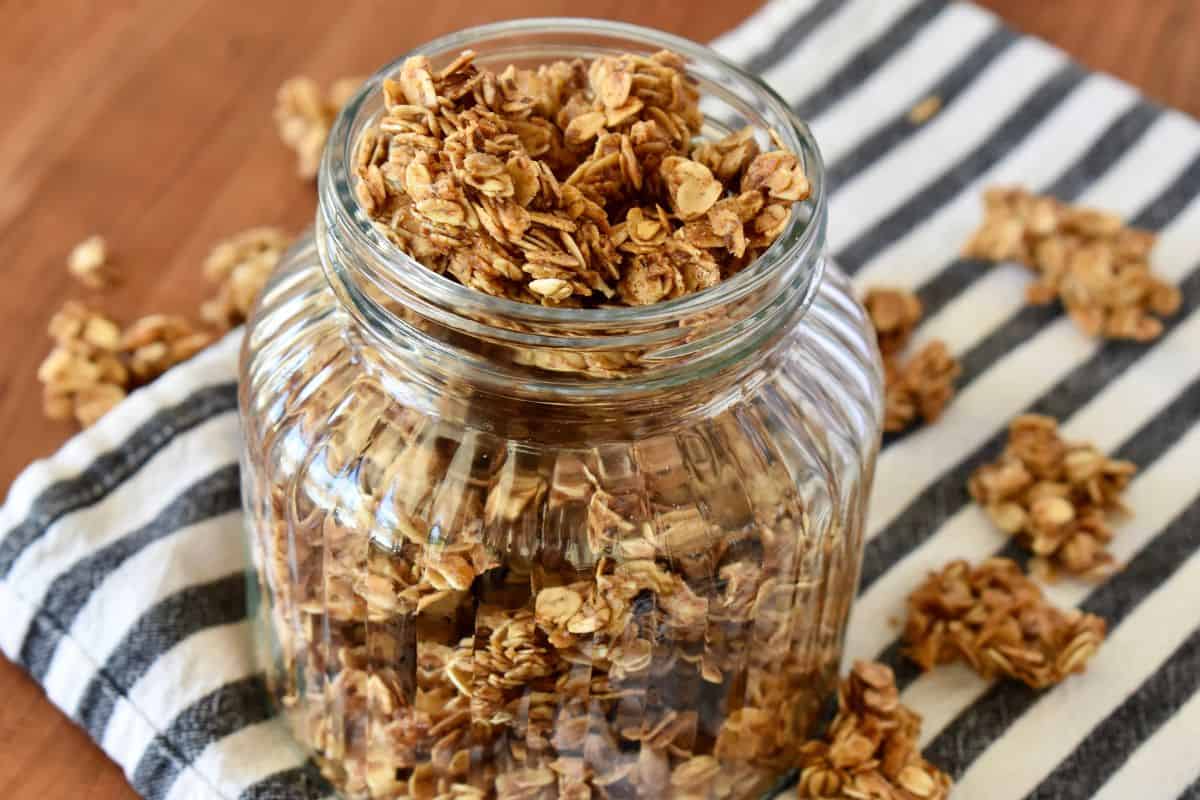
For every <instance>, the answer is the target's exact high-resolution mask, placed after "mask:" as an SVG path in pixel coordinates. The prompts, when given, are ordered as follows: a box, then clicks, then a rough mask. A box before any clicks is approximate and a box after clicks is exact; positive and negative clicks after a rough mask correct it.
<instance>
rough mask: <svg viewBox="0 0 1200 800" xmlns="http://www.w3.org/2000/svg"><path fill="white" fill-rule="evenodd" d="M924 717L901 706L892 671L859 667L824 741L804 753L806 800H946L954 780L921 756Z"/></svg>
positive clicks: (842, 692) (801, 786)
mask: <svg viewBox="0 0 1200 800" xmlns="http://www.w3.org/2000/svg"><path fill="white" fill-rule="evenodd" d="M920 735H921V717H920V715H919V714H917V713H916V712H914V711H912V710H911V709H909V708H908V707H907V706H905V705H903V704H902V703H901V702H900V693H899V691H898V690H897V688H896V676H895V675H894V674H893V673H892V670H891V668H890V667H888V666H886V665H884V664H879V663H875V662H870V661H856V662H855V663H854V668H853V669H852V670H851V672H850V674H849V675H848V676H847V677H846V678H845V679H844V680H842V683H841V686H840V687H839V690H838V711H837V715H836V716H835V717H834V719H833V722H831V723H830V725H829V728H828V730H827V731H826V733H825V736H824V737H823V738H822V739H819V740H814V741H811V742H808V743H806V744H805V745H804V747H803V748H802V753H801V759H800V779H799V783H798V784H797V787H796V794H797V796H798V797H799V798H801V800H862V799H863V798H881V799H882V798H887V800H945V798H947V797H949V795H950V787H951V780H950V776H948V775H947V774H946V773H944V772H942V771H941V770H939V769H938V768H937V767H935V766H934V765H933V764H930V763H929V762H928V761H926V760H925V759H924V758H923V757H922V756H921V751H920V750H919V749H918V747H917V740H918V738H919V737H920Z"/></svg>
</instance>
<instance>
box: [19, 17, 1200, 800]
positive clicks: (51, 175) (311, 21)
mask: <svg viewBox="0 0 1200 800" xmlns="http://www.w3.org/2000/svg"><path fill="white" fill-rule="evenodd" d="M880 2H889V0H880ZM757 5H758V0H691V2H686V3H684V2H665V0H664V1H662V2H653V0H593V2H592V3H590V4H586V5H583V4H580V3H579V2H578V0H576V2H569V1H568V0H502V1H501V0H488V2H473V1H472V0H434V1H433V2H414V1H406V0H393V1H392V2H390V3H373V2H367V0H337V1H336V2H304V3H285V2H282V0H270V1H269V2H268V1H266V0H258V1H257V2H234V1H233V0H158V2H154V1H153V0H99V1H98V2H96V1H92V2H89V0H65V2H59V3H50V2H42V3H33V2H24V3H19V2H16V0H7V2H4V1H3V0H0V9H2V11H3V13H0V19H3V20H4V23H3V25H2V26H0V95H3V96H4V97H6V98H8V105H7V107H6V109H5V115H4V116H5V121H4V125H3V135H2V137H0V187H3V190H2V191H0V259H2V260H0V275H2V276H3V278H4V281H5V285H4V290H3V291H2V292H0V342H2V343H3V345H4V346H3V347H0V429H2V430H5V431H8V434H7V440H6V441H5V447H4V450H3V454H2V455H0V487H7V486H8V484H9V483H10V482H11V480H12V479H13V477H14V476H15V475H16V474H17V473H18V472H19V471H20V469H21V468H22V467H24V465H25V464H27V463H28V462H29V461H30V460H31V459H34V458H37V457H39V456H43V455H46V454H48V453H50V452H52V451H53V450H54V449H55V448H56V447H57V446H58V445H59V444H60V443H61V442H62V441H63V440H65V439H66V438H67V437H68V436H69V435H70V433H71V429H70V428H69V427H68V426H66V425H62V424H53V423H49V422H46V421H44V420H43V419H42V414H41V409H40V396H39V392H38V391H37V384H36V383H35V378H34V375H35V372H36V370H37V365H38V363H39V361H40V360H41V358H42V357H43V356H44V354H45V352H46V350H47V347H46V344H45V339H44V338H43V330H44V328H45V325H46V321H47V319H48V318H49V316H50V314H51V313H53V311H54V310H55V309H56V308H57V307H58V305H59V304H60V303H61V302H62V300H63V299H64V298H66V297H69V296H80V295H81V292H80V290H79V289H78V287H77V286H76V285H74V283H73V282H72V281H71V279H70V278H69V277H68V276H67V274H66V272H65V270H64V269H63V266H62V264H63V259H64V257H65V255H66V252H67V250H68V249H69V248H70V246H71V245H72V244H73V243H75V242H76V241H78V240H80V239H82V238H83V237H85V236H87V235H89V234H92V233H94V232H103V233H104V234H105V235H106V236H107V237H108V239H109V241H110V243H111V245H112V249H113V251H114V254H115V259H116V261H117V263H118V264H119V268H120V271H121V272H122V273H123V274H124V275H125V276H126V280H125V282H124V284H123V286H121V287H120V288H119V289H118V290H117V291H115V292H113V293H111V294H109V295H106V296H105V297H104V298H103V301H102V302H103V307H105V308H106V309H108V310H109V311H110V312H112V313H113V314H114V315H116V316H118V317H124V318H128V317H130V316H132V315H134V314H136V313H138V312H142V313H145V312H147V311H150V310H156V311H172V312H184V313H191V312H193V311H194V310H195V307H196V305H197V303H198V301H199V299H200V298H202V297H205V296H206V293H207V291H208V287H207V286H206V285H205V284H204V280H203V278H202V277H201V276H200V274H199V271H198V269H197V264H198V263H199V262H200V261H201V259H203V257H204V255H205V253H206V252H207V248H208V247H209V246H210V245H211V244H212V243H213V242H214V241H216V240H217V239H218V238H220V237H222V236H224V235H227V234H229V233H232V232H235V231H238V230H240V229H242V228H245V227H248V226H249V225H252V224H281V225H285V226H287V227H289V228H291V229H297V230H298V229H300V228H301V227H303V226H304V225H305V224H307V222H308V220H309V219H310V218H311V215H312V209H313V192H312V190H311V187H310V186H309V185H308V184H305V183H302V182H300V181H299V180H297V179H296V177H295V176H294V174H293V163H292V160H291V157H290V155H289V154H288V153H286V152H284V151H283V150H282V149H281V148H280V147H279V145H278V144H277V142H276V138H275V131H274V128H273V125H272V122H271V104H272V100H273V95H274V91H275V88H276V87H277V86H278V85H279V83H280V82H281V81H282V80H284V79H285V78H287V77H289V76H291V75H294V74H298V73H304V74H311V75H313V76H315V77H318V78H320V79H322V80H327V79H331V78H334V77H338V76H341V75H349V74H365V73H368V72H370V71H371V70H372V69H373V68H374V67H376V66H377V65H379V64H381V63H383V62H384V61H386V60H388V59H389V58H391V57H392V56H394V55H395V54H396V53H398V52H400V51H403V50H404V49H405V48H406V47H408V46H410V45H414V44H416V43H418V42H421V41H424V40H427V39H429V38H430V37H432V36H436V35H438V34H441V33H444V32H447V31H450V30H453V29H455V28H459V27H463V26H466V25H473V24H477V23H481V22H485V21H490V20H496V19H502V18H505V17H512V16H526V15H544V14H572V13H574V14H579V13H586V14H587V15H589V16H595V17H610V18H616V19H623V20H629V21H632V22H638V23H641V24H644V25H652V26H656V27H659V28H664V29H666V30H669V31H674V32H677V33H680V34H683V35H685V36H688V37H691V38H693V39H697V40H700V41H704V40H708V39H711V38H712V37H714V36H716V35H717V34H718V33H720V32H721V31H723V30H725V29H727V28H729V27H731V26H733V25H734V24H736V23H737V22H738V21H739V20H740V19H742V18H743V17H744V16H746V15H747V14H748V13H749V12H750V11H751V10H752V9H753V8H754V7H756V6H757ZM983 5H985V6H988V7H989V8H991V9H993V10H994V11H996V12H997V13H999V14H1001V15H1002V16H1004V17H1005V18H1007V19H1008V20H1010V21H1011V22H1012V23H1013V24H1014V25H1016V26H1017V27H1018V28H1022V29H1024V30H1026V31H1029V32H1031V33H1035V34H1038V35H1041V36H1043V37H1046V38H1048V39H1050V40H1051V41H1053V42H1055V43H1056V44H1058V45H1059V46H1061V47H1063V48H1065V49H1066V50H1068V51H1070V52H1071V53H1073V54H1074V55H1076V56H1077V57H1078V58H1079V59H1081V60H1082V61H1084V62H1085V63H1087V64H1088V65H1090V66H1092V67H1094V68H1099V69H1104V70H1108V71H1110V72H1113V73H1115V74H1117V75H1119V76H1120V77H1122V78H1124V79H1126V80H1128V81H1130V82H1132V83H1134V84H1136V85H1137V86H1139V87H1141V88H1142V89H1144V90H1145V91H1146V92H1147V93H1148V94H1150V95H1151V96H1152V97H1154V98H1156V99H1158V100H1160V101H1163V102H1166V103H1169V104H1173V105H1175V106H1177V107H1179V108H1182V109H1185V110H1187V111H1190V112H1191V113H1193V114H1198V113H1200V49H1198V48H1196V47H1194V44H1195V42H1196V41H1197V40H1200V3H1197V1H1196V0H1110V2H1108V3H1105V4H1104V6H1105V9H1104V13H1103V16H1102V17H1098V16H1097V14H1096V11H1097V6H1096V2H1095V0H1053V1H1052V2H1051V1H1050V0H984V2H983ZM0 697H3V698H4V701H3V703H2V705H0V797H4V798H7V800H34V799H36V800H57V799H58V798H75V797H86V798H88V800H116V799H117V798H131V797H135V795H134V793H133V791H132V790H131V789H130V788H129V786H128V785H127V784H126V782H125V780H124V778H123V776H122V775H121V773H120V770H119V769H118V768H117V767H116V766H115V765H114V764H112V763H111V762H110V761H108V760H107V758H106V757H105V756H104V754H103V753H101V751H100V750H99V749H98V748H96V747H95V746H94V745H92V744H91V743H90V742H89V740H88V739H87V737H86V736H85V735H84V734H83V733H82V732H81V731H80V730H79V729H78V728H76V727H75V726H74V725H73V724H72V723H71V722H70V721H69V720H68V719H67V718H66V717H65V716H63V715H62V714H61V713H59V712H58V711H56V710H55V709H54V708H52V707H51V705H50V704H49V703H48V702H47V701H46V700H45V699H44V698H43V697H42V695H41V692H40V691H39V690H38V688H37V687H36V686H35V685H34V684H33V683H32V682H31V681H30V680H29V679H28V678H27V677H26V676H25V675H24V673H23V672H21V671H20V670H19V669H18V668H16V667H14V666H12V665H11V664H9V663H8V662H6V661H4V660H3V659H0Z"/></svg>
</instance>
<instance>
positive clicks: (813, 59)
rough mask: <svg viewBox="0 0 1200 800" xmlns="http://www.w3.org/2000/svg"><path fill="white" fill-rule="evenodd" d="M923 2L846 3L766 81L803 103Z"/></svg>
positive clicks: (871, 0)
mask: <svg viewBox="0 0 1200 800" xmlns="http://www.w3.org/2000/svg"><path fill="white" fill-rule="evenodd" d="M918 1H919V0H882V1H880V0H856V1H855V2H847V3H843V4H842V7H841V8H839V9H838V10H837V11H835V12H834V13H833V14H832V15H831V16H830V17H829V18H828V19H826V20H825V21H824V22H823V23H822V24H821V25H820V26H818V27H817V28H816V29H814V30H812V31H811V32H809V33H808V35H807V38H806V39H805V40H804V42H803V43H802V44H801V45H800V46H799V47H797V48H794V49H793V50H792V52H791V53H789V54H788V56H787V58H785V59H783V60H782V61H780V62H779V63H777V64H775V65H774V66H773V67H771V68H770V69H768V70H767V71H766V72H765V73H764V74H763V78H764V79H765V80H766V81H767V83H770V84H771V85H773V86H777V87H779V88H780V89H782V90H783V91H784V97H787V98H788V99H791V100H799V99H801V98H803V97H805V96H806V95H808V94H809V93H810V92H813V91H815V90H816V89H818V88H820V87H821V86H824V85H825V83H826V82H827V81H828V80H829V78H830V77H832V76H833V75H834V74H835V73H836V72H837V71H838V70H840V69H841V68H842V67H844V66H846V64H847V63H849V62H850V60H851V59H853V58H854V57H855V56H856V55H858V54H859V52H861V51H862V49H863V48H865V47H867V46H869V45H870V43H871V42H873V41H874V40H875V39H876V38H877V37H879V36H880V35H881V34H882V33H883V32H884V31H886V30H888V29H889V28H891V27H892V25H893V24H894V23H895V22H896V20H897V19H899V18H900V17H901V16H903V15H904V13H905V12H907V11H908V10H909V9H910V8H912V7H913V6H914V5H916V4H917V2H918Z"/></svg>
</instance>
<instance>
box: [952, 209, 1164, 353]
mask: <svg viewBox="0 0 1200 800" xmlns="http://www.w3.org/2000/svg"><path fill="white" fill-rule="evenodd" d="M984 206H985V214H984V220H983V223H982V224H981V225H980V227H979V229H978V230H977V231H976V232H975V233H974V234H973V235H972V237H971V239H970V240H969V241H968V242H967V244H966V246H965V247H964V249H963V255H965V256H966V257H968V258H980V259H985V260H989V261H1020V262H1021V263H1023V264H1025V265H1026V266H1027V267H1029V268H1030V269H1032V270H1034V271H1035V272H1036V273H1037V278H1036V279H1035V280H1034V282H1033V283H1031V284H1030V285H1029V287H1028V289H1027V292H1026V297H1027V300H1028V301H1029V302H1030V303H1032V304H1035V305H1044V304H1048V303H1050V302H1052V301H1054V300H1055V299H1057V300H1060V301H1061V302H1062V304H1063V307H1064V308H1065V309H1066V311H1067V315H1068V316H1069V317H1070V318H1071V319H1072V321H1074V322H1075V324H1076V326H1078V327H1079V328H1080V330H1082V331H1083V332H1084V333H1086V334H1088V335H1089V336H1103V337H1106V338H1110V339H1132V340H1135V341H1140V342H1146V341H1151V340H1153V339H1156V338H1158V337H1159V336H1160V335H1162V330H1163V325H1162V321H1161V320H1160V319H1159V317H1168V316H1171V315H1173V314H1175V313H1176V312H1177V311H1178V310H1179V304H1180V301H1181V294H1180V292H1179V290H1178V289H1177V288H1176V287H1174V286H1171V285H1169V284H1167V283H1165V282H1164V281H1162V279H1160V278H1159V277H1157V276H1156V275H1154V274H1153V273H1152V272H1151V269H1150V251H1151V250H1152V249H1153V247H1154V240H1155V234H1153V233H1152V232H1150V231H1143V230H1137V229H1135V228H1128V227H1126V226H1125V224H1124V223H1123V222H1122V220H1121V218H1120V217H1119V216H1117V215H1115V214H1112V213H1109V212H1105V211H1100V210H1097V209H1091V208H1083V207H1075V206H1068V205H1065V204H1063V203H1060V202H1059V201H1057V200H1055V199H1054V198H1051V197H1039V196H1036V195H1033V194H1030V193H1029V192H1027V191H1025V190H1024V189H1019V188H1013V189H990V190H988V192H987V194H986V195H985V197H984Z"/></svg>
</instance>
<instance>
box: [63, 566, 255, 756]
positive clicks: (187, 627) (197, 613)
mask: <svg viewBox="0 0 1200 800" xmlns="http://www.w3.org/2000/svg"><path fill="white" fill-rule="evenodd" d="M245 618H246V574H245V573H243V572H237V573H234V574H232V575H228V576H226V577H224V578H219V579H217V580H215V581H211V582H209V583H204V584H200V585H197V586H189V587H188V588H186V589H184V590H183V591H181V592H177V593H175V594H173V595H171V596H170V597H168V598H166V599H165V600H163V601H162V602H160V603H159V604H158V605H156V606H154V607H153V608H151V609H150V610H149V611H147V612H146V613H145V614H143V615H142V617H141V618H140V619H139V620H138V621H137V622H135V623H134V624H133V626H132V627H131V628H130V629H129V632H128V633H126V634H125V636H124V637H122V638H121V643H120V644H119V645H117V647H116V649H114V650H113V653H112V655H111V656H109V657H108V660H107V661H105V662H104V666H102V667H101V668H100V669H99V671H97V672H96V674H95V675H94V676H92V679H91V680H90V681H89V682H88V685H87V688H86V689H84V692H83V699H82V700H80V701H79V705H78V707H77V708H76V709H75V720H76V721H77V722H78V723H79V724H80V725H82V726H83V728H84V730H86V731H87V732H88V734H89V735H91V737H92V738H93V739H95V740H96V741H97V742H99V741H101V740H102V739H103V738H104V731H105V729H106V728H108V722H109V720H110V719H112V714H113V711H114V710H115V709H116V707H117V703H118V702H119V701H120V699H121V698H122V697H123V696H124V695H125V694H126V693H127V692H129V690H130V689H132V688H133V687H134V685H135V684H136V683H137V682H138V681H140V680H141V679H142V677H143V676H144V675H145V674H146V673H147V672H149V671H150V668H151V667H152V666H154V662H156V661H158V659H159V658H161V657H162V656H163V655H165V654H166V653H167V652H169V651H170V650H172V649H173V648H174V647H175V646H176V645H178V644H179V643H180V642H182V641H184V640H185V639H187V638H188V637H190V636H191V635H192V634H194V633H199V632H200V631H202V630H206V629H208V628H215V627H218V626H221V625H231V624H233V623H235V622H240V621H241V620H243V619H245Z"/></svg>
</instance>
